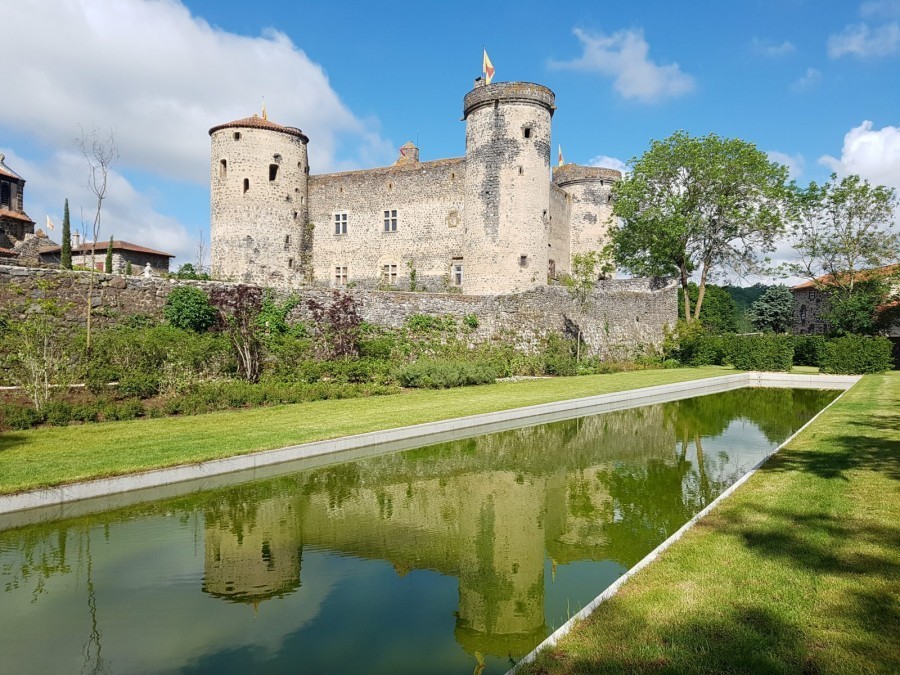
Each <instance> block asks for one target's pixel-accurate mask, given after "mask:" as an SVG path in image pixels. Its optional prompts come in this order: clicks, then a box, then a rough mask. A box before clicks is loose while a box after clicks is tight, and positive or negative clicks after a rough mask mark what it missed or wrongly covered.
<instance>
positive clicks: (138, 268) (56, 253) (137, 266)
mask: <svg viewBox="0 0 900 675" xmlns="http://www.w3.org/2000/svg"><path fill="white" fill-rule="evenodd" d="M108 246H109V242H98V243H97V244H90V243H87V244H81V245H79V246H73V247H72V265H73V266H76V267H90V266H91V249H92V248H93V250H94V254H93V265H94V269H96V270H97V271H99V272H102V271H103V270H104V268H105V266H106V249H107V248H108ZM112 249H113V260H112V269H113V273H115V274H125V272H126V270H127V268H128V263H129V262H130V263H131V273H132V274H135V275H138V274H142V273H143V270H144V269H145V268H146V266H147V265H148V264H149V265H150V269H151V270H152V271H153V272H154V273H156V274H165V273H167V272H168V271H169V260H170V259H171V258H174V257H175V256H174V255H173V254H171V253H166V252H164V251H156V250H154V249H152V248H147V247H146V246H138V245H137V244H132V243H131V242H130V241H113V246H112ZM61 252H62V249H61V247H59V246H54V247H52V248H47V249H44V250H43V251H41V262H43V263H47V264H51V265H59V261H60V254H61Z"/></svg>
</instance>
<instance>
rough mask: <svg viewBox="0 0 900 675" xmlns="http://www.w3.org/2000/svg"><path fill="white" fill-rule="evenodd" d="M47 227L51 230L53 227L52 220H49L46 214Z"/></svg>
mask: <svg viewBox="0 0 900 675" xmlns="http://www.w3.org/2000/svg"><path fill="white" fill-rule="evenodd" d="M47 229H48V230H52V229H53V221H52V220H50V216H47Z"/></svg>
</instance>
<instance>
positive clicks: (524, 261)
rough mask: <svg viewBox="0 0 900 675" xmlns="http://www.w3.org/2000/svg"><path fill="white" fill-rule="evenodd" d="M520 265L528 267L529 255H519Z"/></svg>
mask: <svg viewBox="0 0 900 675" xmlns="http://www.w3.org/2000/svg"><path fill="white" fill-rule="evenodd" d="M519 267H528V256H527V255H520V256H519Z"/></svg>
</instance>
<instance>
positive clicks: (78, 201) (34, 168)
mask: <svg viewBox="0 0 900 675" xmlns="http://www.w3.org/2000/svg"><path fill="white" fill-rule="evenodd" d="M0 152H3V153H4V154H6V164H7V166H9V167H10V168H13V167H15V168H14V170H15V172H16V173H18V174H20V175H21V176H22V177H23V178H25V180H26V183H25V211H26V212H27V213H28V215H29V216H31V218H32V220H34V221H35V229H37V228H42V229H44V228H45V222H46V220H45V216H46V215H49V216H50V218H51V219H52V220H53V223H54V224H55V225H56V229H54V230H53V231H51V232H47V235H48V236H49V237H50V238H51V239H52V240H54V241H55V242H56V243H59V242H60V235H61V234H62V232H61V227H62V211H63V202H64V200H65V199H66V198H68V199H69V210H70V217H71V223H72V232H73V234H74V232H75V231H79V232H80V231H81V229H82V227H81V223H82V209H83V219H84V222H85V223H86V224H87V231H88V234H89V235H90V234H92V224H93V218H94V212H95V209H96V205H97V201H96V198H95V197H94V196H93V195H92V194H91V193H90V192H89V191H88V189H87V187H86V185H87V171H88V169H87V164H86V163H85V160H84V157H82V156H81V155H79V154H77V153H75V152H73V151H60V152H57V153H55V154H54V155H52V156H50V157H48V158H46V159H45V160H42V161H38V162H32V161H29V160H27V159H25V158H23V157H20V156H18V155H17V154H16V153H15V151H14V150H13V149H11V148H3V149H2V150H0ZM33 176H40V180H30V179H31V177H33ZM108 195H109V197H108V199H107V200H106V201H104V202H103V208H102V210H101V221H100V239H101V240H103V241H108V240H109V237H110V236H115V238H116V239H121V240H125V241H130V242H133V243H135V244H140V245H141V246H149V247H150V248H155V249H158V250H161V251H165V252H166V253H172V254H174V255H176V256H178V257H179V259H180V262H193V261H194V260H195V258H196V243H195V240H194V238H193V237H192V235H191V234H189V233H188V231H187V229H186V228H185V226H184V225H183V224H181V223H180V222H179V221H178V220H177V219H175V218H172V217H171V216H166V215H163V214H162V213H160V212H159V211H157V210H156V204H155V203H154V200H153V199H151V198H150V197H149V196H147V195H145V194H142V193H140V192H138V191H137V190H136V189H135V188H134V186H133V185H132V184H131V183H130V182H129V181H128V180H127V179H126V178H125V177H124V176H122V174H121V173H119V172H118V171H116V170H115V169H113V170H112V172H111V173H110V176H109V188H108ZM177 264H178V263H176V265H177ZM174 268H175V266H174V265H173V269H174Z"/></svg>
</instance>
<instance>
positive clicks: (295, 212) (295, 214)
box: [294, 211, 299, 220]
mask: <svg viewBox="0 0 900 675" xmlns="http://www.w3.org/2000/svg"><path fill="white" fill-rule="evenodd" d="M298 215H299V214H298V213H297V211H294V220H297V216H298Z"/></svg>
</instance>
